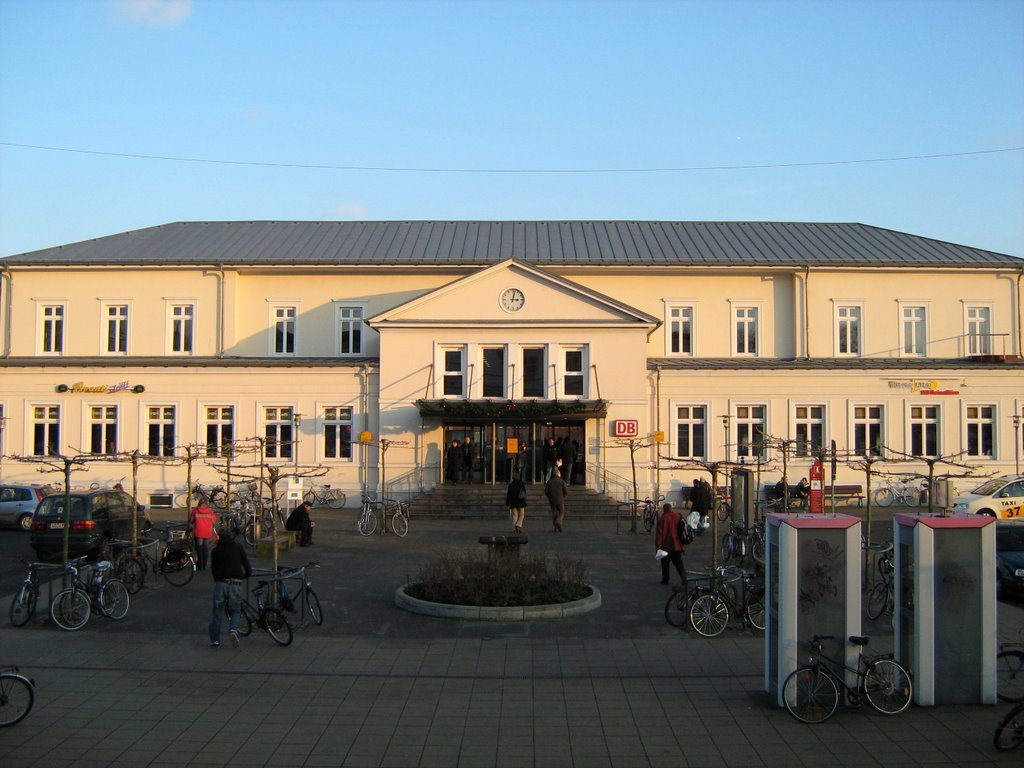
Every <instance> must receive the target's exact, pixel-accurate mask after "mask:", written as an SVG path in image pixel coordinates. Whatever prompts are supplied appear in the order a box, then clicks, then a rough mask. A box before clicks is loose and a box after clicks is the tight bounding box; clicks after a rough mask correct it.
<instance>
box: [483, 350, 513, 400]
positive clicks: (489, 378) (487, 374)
mask: <svg viewBox="0 0 1024 768" xmlns="http://www.w3.org/2000/svg"><path fill="white" fill-rule="evenodd" d="M483 359H484V397H506V396H507V392H506V389H505V348H504V347H486V348H484V350H483Z"/></svg>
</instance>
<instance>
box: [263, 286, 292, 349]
mask: <svg viewBox="0 0 1024 768" xmlns="http://www.w3.org/2000/svg"><path fill="white" fill-rule="evenodd" d="M288 311H290V312H291V313H292V314H291V317H290V318H288V317H281V316H280V313H281V312H288ZM268 313H269V319H268V328H267V351H268V353H269V354H270V355H271V356H272V357H295V356H297V355H298V354H299V301H298V299H270V300H269V308H268ZM280 325H285V326H286V327H287V326H289V325H290V326H291V334H292V349H291V351H290V352H289V351H288V350H279V349H278V348H277V330H278V326H280Z"/></svg>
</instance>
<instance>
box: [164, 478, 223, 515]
mask: <svg viewBox="0 0 1024 768" xmlns="http://www.w3.org/2000/svg"><path fill="white" fill-rule="evenodd" d="M190 495H191V500H190V499H189V496H190ZM174 505H175V506H176V507H178V508H182V509H191V508H192V507H210V506H212V507H216V508H217V509H226V508H227V506H228V494H227V491H225V490H224V486H223V485H203V484H202V483H199V482H197V483H195V484H194V485H193V486H192V493H191V494H189V492H188V490H186V491H185V492H184V493H179V494H178V495H177V496H176V497H175V498H174Z"/></svg>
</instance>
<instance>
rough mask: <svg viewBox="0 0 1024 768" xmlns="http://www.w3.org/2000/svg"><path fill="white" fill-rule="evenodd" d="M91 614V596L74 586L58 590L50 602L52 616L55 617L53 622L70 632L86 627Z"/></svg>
mask: <svg viewBox="0 0 1024 768" xmlns="http://www.w3.org/2000/svg"><path fill="white" fill-rule="evenodd" d="M91 614H92V606H90V604H89V596H88V595H87V594H85V592H83V591H82V590H80V589H75V588H74V587H70V588H68V589H65V590H63V591H61V592H58V593H57V595H56V597H54V598H53V602H52V603H50V618H51V619H53V623H54V624H56V625H57V626H58V627H60V628H61V629H66V630H67V631H68V632H74V631H75V630H76V629H81V628H82V627H84V626H85V623H86V622H87V621H89V616H90V615H91Z"/></svg>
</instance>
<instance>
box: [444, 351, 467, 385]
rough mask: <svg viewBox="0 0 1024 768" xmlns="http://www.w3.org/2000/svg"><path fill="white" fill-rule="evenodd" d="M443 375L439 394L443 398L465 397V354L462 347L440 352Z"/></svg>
mask: <svg viewBox="0 0 1024 768" xmlns="http://www.w3.org/2000/svg"><path fill="white" fill-rule="evenodd" d="M442 359H443V361H444V373H443V375H442V380H441V381H442V386H441V393H442V394H443V395H444V396H445V397H465V396H466V352H465V349H464V348H463V347H454V348H453V347H449V348H447V349H444V350H442Z"/></svg>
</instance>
